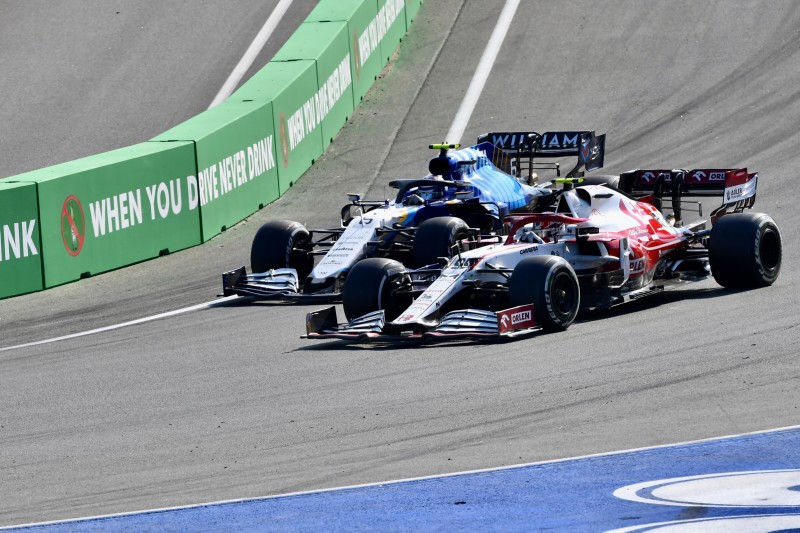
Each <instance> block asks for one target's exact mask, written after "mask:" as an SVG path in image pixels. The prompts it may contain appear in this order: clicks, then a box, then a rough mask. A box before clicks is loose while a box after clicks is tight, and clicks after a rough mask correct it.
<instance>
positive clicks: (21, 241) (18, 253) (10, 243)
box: [0, 219, 39, 261]
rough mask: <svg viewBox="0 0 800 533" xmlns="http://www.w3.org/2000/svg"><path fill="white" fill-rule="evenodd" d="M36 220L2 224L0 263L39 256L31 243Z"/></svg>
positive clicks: (34, 245) (0, 232)
mask: <svg viewBox="0 0 800 533" xmlns="http://www.w3.org/2000/svg"><path fill="white" fill-rule="evenodd" d="M35 227H36V219H32V220H24V221H22V222H14V223H11V224H3V226H2V227H0V261H11V260H12V259H21V258H23V257H28V256H33V255H39V251H38V250H37V249H36V244H35V243H34V242H33V229H34V228H35Z"/></svg>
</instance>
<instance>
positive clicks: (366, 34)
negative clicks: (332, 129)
mask: <svg viewBox="0 0 800 533" xmlns="http://www.w3.org/2000/svg"><path fill="white" fill-rule="evenodd" d="M377 18H378V3H377V0H336V1H325V0H323V1H322V2H320V3H319V4H317V7H315V8H314V10H313V11H311V13H310V14H309V15H308V17H306V22H346V23H347V35H348V37H349V39H350V58H351V73H352V78H353V98H354V101H353V103H354V105H358V103H359V102H360V101H361V99H362V98H363V97H364V95H365V94H367V91H368V90H369V89H370V87H372V84H373V83H374V82H375V80H376V79H377V78H378V74H380V73H381V69H382V68H383V62H382V61H381V54H380V40H379V39H378V23H377Z"/></svg>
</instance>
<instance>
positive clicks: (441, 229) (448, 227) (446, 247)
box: [411, 217, 469, 268]
mask: <svg viewBox="0 0 800 533" xmlns="http://www.w3.org/2000/svg"><path fill="white" fill-rule="evenodd" d="M468 238H469V226H467V223H466V222H464V221H463V220H461V219H460V218H457V217H437V218H431V219H428V220H426V221H425V222H423V223H422V224H420V225H419V227H418V228H417V231H416V233H415V234H414V244H413V245H412V248H411V264H412V266H414V267H416V268H419V267H423V266H428V265H438V264H439V258H440V257H447V258H450V257H452V256H453V245H455V244H456V243H458V242H459V241H462V240H464V239H468Z"/></svg>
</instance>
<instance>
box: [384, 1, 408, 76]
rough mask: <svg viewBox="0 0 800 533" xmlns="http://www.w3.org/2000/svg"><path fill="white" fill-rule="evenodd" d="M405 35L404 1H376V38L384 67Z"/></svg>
mask: <svg viewBox="0 0 800 533" xmlns="http://www.w3.org/2000/svg"><path fill="white" fill-rule="evenodd" d="M405 34H406V6H405V0H378V36H379V37H380V42H381V56H382V57H381V59H382V60H383V64H384V65H385V64H386V63H388V62H389V59H391V57H392V54H393V53H394V51H395V50H397V47H398V46H400V41H401V40H402V39H403V36H404V35H405Z"/></svg>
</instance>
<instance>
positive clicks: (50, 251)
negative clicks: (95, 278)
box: [12, 142, 201, 287]
mask: <svg viewBox="0 0 800 533" xmlns="http://www.w3.org/2000/svg"><path fill="white" fill-rule="evenodd" d="M194 173H195V161H194V146H193V145H192V143H184V142H176V143H155V142H146V143H141V144H137V145H134V146H130V147H127V148H120V149H118V150H113V151H111V152H106V153H102V154H98V155H94V156H90V157H86V158H83V159H78V160H76V161H70V162H68V163H62V164H60V165H56V166H52V167H47V168H44V169H41V170H35V171H33V172H27V173H25V174H20V175H19V176H15V177H13V178H12V179H13V180H16V181H20V182H28V183H36V184H37V187H38V194H39V220H40V222H41V227H40V232H41V244H42V250H43V254H42V259H43V262H42V265H43V271H44V286H45V287H54V286H56V285H61V284H63V283H67V282H70V281H74V280H76V279H79V278H81V277H86V276H89V275H91V274H96V273H99V272H105V271H108V270H113V269H115V268H119V267H122V266H126V265H130V264H133V263H138V262H139V261H143V260H145V259H150V258H153V257H157V256H159V255H164V254H166V253H169V252H172V251H175V250H180V249H182V248H188V247H189V246H194V245H197V244H200V242H201V241H200V217H199V209H198V206H199V194H198V187H197V179H196V177H195V175H194Z"/></svg>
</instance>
